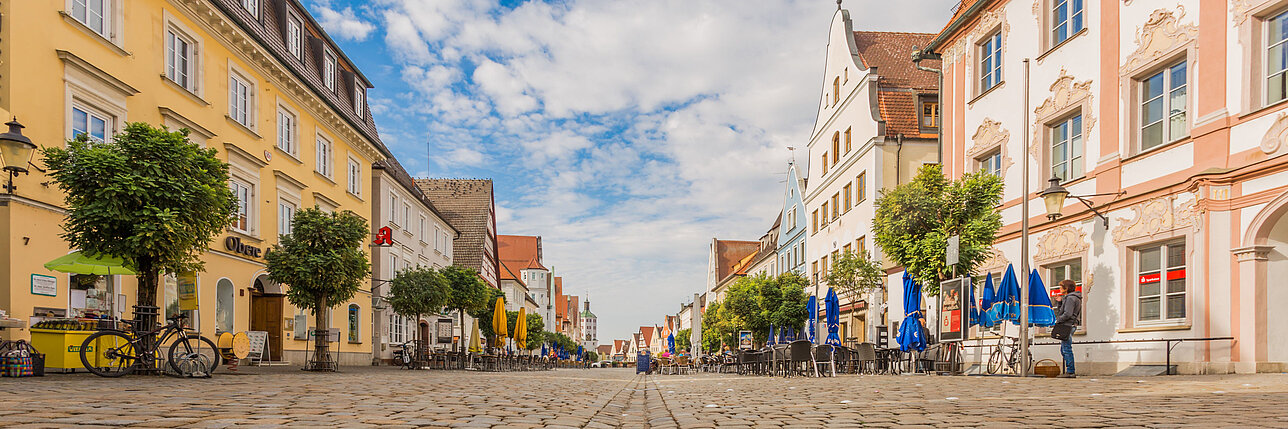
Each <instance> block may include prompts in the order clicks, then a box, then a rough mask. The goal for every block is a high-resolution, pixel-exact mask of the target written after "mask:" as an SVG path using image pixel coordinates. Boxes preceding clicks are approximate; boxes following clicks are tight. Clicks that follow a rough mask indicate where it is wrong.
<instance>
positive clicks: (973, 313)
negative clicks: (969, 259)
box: [966, 279, 979, 326]
mask: <svg viewBox="0 0 1288 429" xmlns="http://www.w3.org/2000/svg"><path fill="white" fill-rule="evenodd" d="M967 280H969V279H967ZM966 288H967V289H970V326H975V325H978V324H979V302H976V301H975V284H974V282H971V284H969V285H967V286H966Z"/></svg>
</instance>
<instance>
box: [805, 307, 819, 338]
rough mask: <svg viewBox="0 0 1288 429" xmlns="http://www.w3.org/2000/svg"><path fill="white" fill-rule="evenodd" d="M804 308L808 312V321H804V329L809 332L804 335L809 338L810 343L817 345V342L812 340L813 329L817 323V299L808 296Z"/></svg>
mask: <svg viewBox="0 0 1288 429" xmlns="http://www.w3.org/2000/svg"><path fill="white" fill-rule="evenodd" d="M805 306H806V307H807V309H808V310H809V319H808V320H806V321H805V323H806V325H805V329H806V330H807V331H809V332H808V333H807V334H806V335H807V336H808V337H809V342H810V343H815V344H817V343H818V341H817V340H816V339H815V338H814V331H815V328H814V327H815V326H816V324H817V323H818V322H817V321H818V297H815V296H814V295H810V296H809V300H807V301H806V302H805Z"/></svg>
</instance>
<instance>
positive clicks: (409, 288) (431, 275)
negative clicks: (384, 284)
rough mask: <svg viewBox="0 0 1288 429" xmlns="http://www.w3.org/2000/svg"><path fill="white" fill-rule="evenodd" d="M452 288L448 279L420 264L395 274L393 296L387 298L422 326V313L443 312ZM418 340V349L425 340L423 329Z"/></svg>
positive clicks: (396, 308) (390, 284)
mask: <svg viewBox="0 0 1288 429" xmlns="http://www.w3.org/2000/svg"><path fill="white" fill-rule="evenodd" d="M450 287H451V286H449V285H448V284H447V277H444V276H443V275H442V274H440V273H439V272H438V271H435V270H434V269H433V268H429V267H423V266H419V265H417V266H416V267H415V268H405V269H403V270H402V271H399V272H398V273H397V274H395V275H394V278H393V280H391V281H390V282H389V296H388V297H386V299H388V301H389V307H390V308H391V309H393V310H394V312H395V313H398V314H401V315H403V316H411V317H412V320H415V321H417V323H419V322H420V316H421V315H422V314H434V313H437V312H439V310H442V309H443V304H444V303H446V302H447V294H448V289H449V288H450ZM416 339H417V340H418V342H417V348H420V347H421V345H420V344H423V343H422V342H419V341H424V340H425V339H424V338H420V330H419V329H417V330H416Z"/></svg>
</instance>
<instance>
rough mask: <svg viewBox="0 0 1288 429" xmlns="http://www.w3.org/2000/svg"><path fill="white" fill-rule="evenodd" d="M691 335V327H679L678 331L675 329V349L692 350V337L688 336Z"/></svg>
mask: <svg viewBox="0 0 1288 429" xmlns="http://www.w3.org/2000/svg"><path fill="white" fill-rule="evenodd" d="M691 336H693V330H692V329H689V328H684V329H681V330H679V331H676V333H675V349H676V350H677V351H678V350H690V351H692V350H693V339H692V338H689V337H691Z"/></svg>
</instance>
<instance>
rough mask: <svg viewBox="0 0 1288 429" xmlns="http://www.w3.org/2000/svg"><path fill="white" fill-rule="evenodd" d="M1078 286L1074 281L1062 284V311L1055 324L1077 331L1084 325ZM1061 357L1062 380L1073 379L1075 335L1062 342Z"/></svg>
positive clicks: (1066, 281) (1062, 282) (1060, 310)
mask: <svg viewBox="0 0 1288 429" xmlns="http://www.w3.org/2000/svg"><path fill="white" fill-rule="evenodd" d="M1077 287H1078V285H1077V284H1075V283H1074V282H1073V280H1064V281H1061V282H1060V291H1061V292H1062V293H1061V294H1060V295H1061V296H1060V297H1059V300H1060V309H1059V311H1057V312H1056V317H1055V324H1057V325H1069V326H1071V327H1072V328H1073V329H1070V331H1075V330H1077V329H1078V325H1080V324H1082V292H1078V291H1077ZM1060 355H1062V356H1063V357H1064V373H1063V374H1060V377H1061V378H1073V377H1074V375H1073V374H1074V372H1073V335H1069V336H1068V337H1065V339H1063V340H1060Z"/></svg>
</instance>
